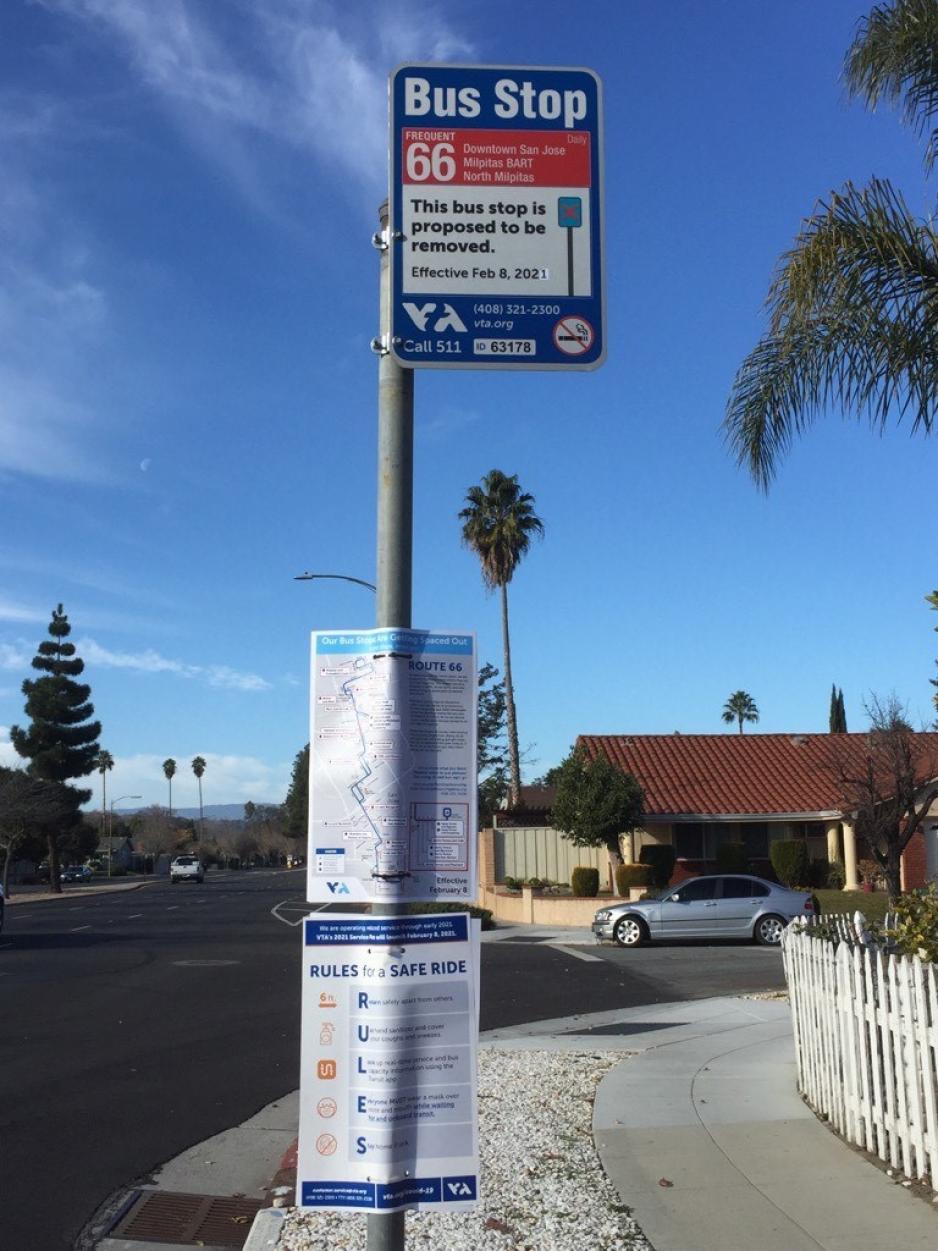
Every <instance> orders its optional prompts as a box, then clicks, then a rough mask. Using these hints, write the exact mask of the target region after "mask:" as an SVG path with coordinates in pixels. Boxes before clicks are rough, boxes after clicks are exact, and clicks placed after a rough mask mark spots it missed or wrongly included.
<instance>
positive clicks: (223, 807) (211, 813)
mask: <svg viewBox="0 0 938 1251" xmlns="http://www.w3.org/2000/svg"><path fill="white" fill-rule="evenodd" d="M141 811H142V809H141V808H115V809H114V812H115V814H118V813H120V814H121V815H122V816H127V815H128V814H130V813H132V812H141ZM202 814H203V816H204V817H205V819H206V821H243V820H244V804H206V805H205V807H204V808H203V809H202ZM173 816H174V817H194V818H195V819H196V820H198V817H199V810H198V808H176V807H174V808H173Z"/></svg>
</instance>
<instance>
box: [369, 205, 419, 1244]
mask: <svg viewBox="0 0 938 1251" xmlns="http://www.w3.org/2000/svg"><path fill="white" fill-rule="evenodd" d="M378 220H379V221H380V223H381V229H380V232H379V233H378V234H376V235H375V239H374V242H375V246H376V247H377V248H378V249H379V251H380V253H381V277H380V289H381V294H380V300H379V308H380V325H379V338H378V340H376V341H375V344H374V345H373V346H374V347H375V349H376V351H377V352H378V552H377V557H378V558H377V570H378V590H377V608H376V616H375V625H376V626H378V627H386V628H392V629H393V628H397V629H409V628H410V626H411V624H412V622H411V590H412V584H413V524H414V371H413V370H412V369H405V368H403V367H402V366H401V365H399V364H398V363H397V361H396V360H395V359H394V357H393V356H392V355H391V352H390V347H391V344H390V337H391V230H392V225H391V224H390V223H389V221H388V205H387V201H385V202H384V203H383V204H382V205H381V207H380V208H379V209H378ZM371 911H372V915H373V916H385V917H393V916H402V915H403V914H404V913H405V912H406V911H407V909H406V905H404V904H402V903H386V904H381V903H374V904H372V907H371ZM367 1251H404V1212H403V1211H400V1212H381V1213H377V1212H374V1213H372V1212H370V1213H369V1214H368V1242H367Z"/></svg>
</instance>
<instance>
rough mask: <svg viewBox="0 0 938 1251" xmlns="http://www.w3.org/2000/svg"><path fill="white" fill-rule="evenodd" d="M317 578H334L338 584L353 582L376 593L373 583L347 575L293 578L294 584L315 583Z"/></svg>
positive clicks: (310, 575)
mask: <svg viewBox="0 0 938 1251" xmlns="http://www.w3.org/2000/svg"><path fill="white" fill-rule="evenodd" d="M317 578H334V579H336V580H337V581H339V582H354V583H356V585H358V586H367V588H368V590H369V591H377V589H378V588H377V587H376V586H375V585H374V583H373V582H366V581H365V580H364V578H353V577H350V576H349V574H347V573H298V574H296V576H295V577H294V579H293V581H294V582H315V580H316V579H317Z"/></svg>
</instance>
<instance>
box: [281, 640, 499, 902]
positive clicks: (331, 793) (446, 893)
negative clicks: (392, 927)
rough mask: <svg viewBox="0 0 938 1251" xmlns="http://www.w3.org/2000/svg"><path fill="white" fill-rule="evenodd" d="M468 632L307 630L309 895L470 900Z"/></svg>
mask: <svg viewBox="0 0 938 1251" xmlns="http://www.w3.org/2000/svg"><path fill="white" fill-rule="evenodd" d="M475 652H476V648H475V635H473V634H466V633H452V632H447V631H437V630H389V629H379V630H325V631H317V632H315V633H314V634H313V635H312V655H311V683H310V686H311V690H310V714H311V715H310V740H309V741H310V761H309V849H308V856H307V895H306V897H307V899H309V900H311V901H326V900H328V901H330V902H339V903H341V902H342V901H343V900H346V901H349V902H350V901H352V900H377V901H379V902H385V903H391V902H394V901H396V900H407V899H414V900H430V901H432V900H436V899H454V900H463V901H466V902H470V903H471V902H474V901H475V897H476V891H477V888H476V843H477V840H476V821H477V814H476V809H477V798H476V795H477V792H476V738H477V708H476V703H477V677H476V655H475Z"/></svg>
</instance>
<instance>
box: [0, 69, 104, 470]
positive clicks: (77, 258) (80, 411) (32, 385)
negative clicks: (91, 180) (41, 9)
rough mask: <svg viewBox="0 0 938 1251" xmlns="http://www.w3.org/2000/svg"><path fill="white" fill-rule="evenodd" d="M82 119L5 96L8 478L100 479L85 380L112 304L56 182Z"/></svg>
mask: <svg viewBox="0 0 938 1251" xmlns="http://www.w3.org/2000/svg"><path fill="white" fill-rule="evenodd" d="M77 112H78V110H76V109H74V107H72V108H70V107H69V105H68V104H67V103H65V102H61V103H57V102H54V101H49V100H48V99H45V98H43V97H42V96H38V95H37V96H34V97H24V96H21V95H13V94H10V93H4V94H3V95H0V169H2V170H3V178H2V180H0V238H2V239H3V248H2V250H0V471H4V470H5V471H7V472H14V473H18V474H28V475H30V476H38V477H45V478H54V479H65V480H78V481H96V480H100V479H101V478H102V477H103V472H102V468H101V464H100V461H99V460H98V459H97V458H95V456H94V455H93V451H92V448H91V446H90V437H91V433H92V431H93V430H94V428H95V426H96V419H95V417H94V414H93V407H92V406H91V405H90V404H88V403H84V402H82V399H81V395H82V391H83V384H82V383H81V382H80V381H79V379H80V376H81V375H82V373H83V371H84V369H85V367H86V361H87V354H88V351H89V348H90V347H91V346H92V345H97V344H98V342H99V338H100V335H101V331H102V328H103V327H104V325H105V322H106V319H107V300H106V297H105V293H104V291H103V290H102V288H101V287H100V285H98V284H97V283H96V282H94V281H93V279H92V277H91V273H90V258H91V253H90V251H89V249H88V247H87V246H86V245H85V243H84V241H83V240H81V239H76V238H75V237H74V231H75V225H74V212H73V210H72V206H70V205H69V206H68V207H67V209H66V206H63V205H62V204H61V203H60V197H59V195H58V193H57V190H56V187H55V182H54V178H53V177H52V176H51V175H50V169H51V168H52V167H53V166H54V164H55V162H56V161H58V160H60V159H61V156H62V152H63V150H64V149H65V148H66V147H67V145H68V144H69V142H70V141H72V140H73V139H75V138H78V137H79V136H83V137H84V138H85V139H87V138H88V135H87V134H86V133H85V132H84V130H83V124H82V123H81V121H80V120H76V116H75V115H76V114H77Z"/></svg>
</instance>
